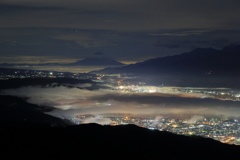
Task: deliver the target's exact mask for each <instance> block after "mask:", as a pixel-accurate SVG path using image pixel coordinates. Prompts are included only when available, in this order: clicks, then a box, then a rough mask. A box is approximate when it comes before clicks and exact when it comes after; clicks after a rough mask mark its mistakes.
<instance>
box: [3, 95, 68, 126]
mask: <svg viewBox="0 0 240 160" xmlns="http://www.w3.org/2000/svg"><path fill="white" fill-rule="evenodd" d="M0 102H1V103H0V122H1V123H4V124H8V125H13V126H19V125H23V126H38V125H41V126H42V125H43V126H59V127H65V126H68V125H72V123H71V122H70V121H67V120H62V119H59V118H56V117H52V116H50V115H47V114H44V113H43V112H48V111H51V110H53V109H54V108H52V107H48V106H41V107H40V106H37V105H34V104H30V103H27V102H26V101H25V100H24V99H23V98H19V97H14V96H2V95H0Z"/></svg>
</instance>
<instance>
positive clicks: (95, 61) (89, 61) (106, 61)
mask: <svg viewBox="0 0 240 160" xmlns="http://www.w3.org/2000/svg"><path fill="white" fill-rule="evenodd" d="M69 65H88V66H94V65H95V66H98V65H105V66H107V65H124V64H123V63H121V62H118V61H116V60H113V59H110V58H84V59H82V60H79V61H77V62H74V63H70V64H69Z"/></svg>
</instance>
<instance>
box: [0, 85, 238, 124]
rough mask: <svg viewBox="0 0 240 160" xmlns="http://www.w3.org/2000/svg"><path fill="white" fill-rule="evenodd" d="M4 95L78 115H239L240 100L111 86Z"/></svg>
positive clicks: (65, 114) (12, 91) (32, 89)
mask: <svg viewBox="0 0 240 160" xmlns="http://www.w3.org/2000/svg"><path fill="white" fill-rule="evenodd" d="M1 94H2V95H14V96H20V97H22V96H24V97H29V99H28V100H27V101H28V102H29V103H33V104H37V105H40V106H41V105H47V106H53V107H55V108H56V109H55V110H53V111H51V112H48V113H47V114H50V115H53V116H56V117H59V118H62V117H66V118H71V117H74V116H76V115H81V114H82V115H83V114H92V115H95V116H96V115H102V116H104V115H116V114H118V115H132V116H151V117H152V116H161V117H172V118H176V117H179V116H183V117H188V118H189V116H190V117H191V116H193V115H196V116H195V117H193V118H192V119H191V120H194V119H198V118H202V117H201V116H224V117H239V113H240V107H239V106H240V102H235V101H221V100H217V99H210V98H202V95H198V94H195V95H191V94H162V93H154V94H150V93H122V92H116V91H111V90H106V89H102V90H97V91H89V90H83V89H77V88H66V87H63V86H61V87H54V88H51V87H49V88H41V87H24V88H19V89H8V90H3V91H2V93H1ZM97 121H99V123H100V122H101V121H102V123H106V122H108V119H96V118H94V119H88V120H86V122H97Z"/></svg>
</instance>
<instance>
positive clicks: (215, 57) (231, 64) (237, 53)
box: [99, 45, 240, 75]
mask: <svg viewBox="0 0 240 160" xmlns="http://www.w3.org/2000/svg"><path fill="white" fill-rule="evenodd" d="M239 61H240V46H239V45H235V46H228V47H225V48H223V49H222V50H215V49H212V48H207V49H204V48H197V49H195V50H193V51H191V52H188V53H183V54H180V55H175V56H168V57H163V58H155V59H150V60H147V61H144V62H140V63H136V64H132V65H127V66H123V67H118V68H106V69H103V70H100V71H99V73H133V74H138V75H153V74H163V75H201V74H206V73H209V72H211V74H214V75H239V74H240V63H239Z"/></svg>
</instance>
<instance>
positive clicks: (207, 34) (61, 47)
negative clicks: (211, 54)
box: [0, 0, 240, 63]
mask: <svg viewBox="0 0 240 160" xmlns="http://www.w3.org/2000/svg"><path fill="white" fill-rule="evenodd" d="M239 8H240V1H239V0H210V1H209V0H181V1H180V0H41V1H39V0H1V1H0V22H1V23H0V48H1V50H0V56H1V60H0V63H3V62H10V63H13V62H14V63H22V62H31V63H48V62H73V61H76V60H79V59H82V58H84V57H90V56H93V55H94V53H96V52H102V53H104V55H105V56H108V57H111V58H114V59H116V60H120V61H122V62H126V63H131V62H136V61H143V60H146V59H149V58H154V57H163V56H167V55H174V54H180V53H182V52H187V51H190V50H192V49H194V48H197V47H213V48H216V49H220V48H222V47H224V46H226V45H229V44H234V43H239V41H240V40H239V37H240V10H239ZM95 56H96V55H95Z"/></svg>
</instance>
